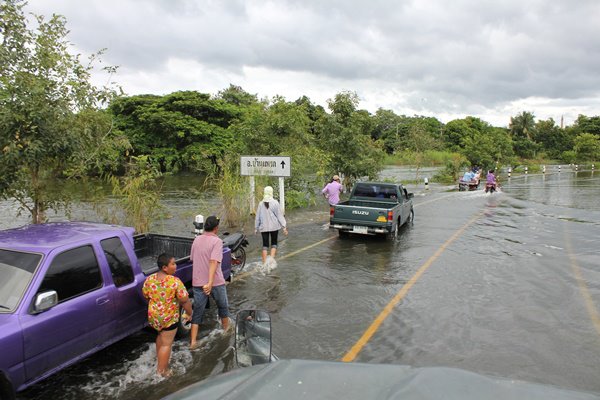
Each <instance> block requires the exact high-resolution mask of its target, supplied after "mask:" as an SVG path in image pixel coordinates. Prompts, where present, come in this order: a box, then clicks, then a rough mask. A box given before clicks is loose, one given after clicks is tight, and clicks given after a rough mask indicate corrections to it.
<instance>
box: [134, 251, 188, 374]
mask: <svg viewBox="0 0 600 400" xmlns="http://www.w3.org/2000/svg"><path fill="white" fill-rule="evenodd" d="M157 264H158V268H159V270H158V272H157V273H155V274H152V275H150V276H149V277H147V278H146V280H145V281H144V286H143V288H142V293H143V294H144V297H145V298H146V299H147V300H148V323H149V324H150V326H151V327H152V328H154V329H156V331H157V332H158V335H157V336H156V358H157V364H156V371H157V372H158V374H159V375H162V376H169V375H170V374H171V373H170V371H169V369H168V367H169V359H170V358H171V347H172V346H173V340H174V339H175V334H176V333H177V326H178V325H179V306H180V305H181V306H182V307H183V309H184V310H185V312H186V313H187V315H188V317H187V318H186V317H184V319H186V320H188V321H189V319H190V318H191V317H190V316H191V315H192V304H191V302H190V300H189V298H188V292H187V289H186V288H185V285H184V284H183V282H181V280H180V279H179V278H178V277H176V276H174V275H175V271H177V264H175V257H173V256H171V255H169V254H166V253H163V254H161V255H159V256H158V259H157Z"/></svg>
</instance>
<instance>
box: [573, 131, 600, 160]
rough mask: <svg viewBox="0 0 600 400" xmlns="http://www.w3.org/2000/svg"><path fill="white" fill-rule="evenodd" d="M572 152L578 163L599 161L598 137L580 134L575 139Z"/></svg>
mask: <svg viewBox="0 0 600 400" xmlns="http://www.w3.org/2000/svg"><path fill="white" fill-rule="evenodd" d="M573 150H574V151H575V157H576V159H577V161H578V162H584V161H597V160H600V136H599V135H593V134H591V133H582V134H581V135H579V136H577V137H576V138H575V146H573Z"/></svg>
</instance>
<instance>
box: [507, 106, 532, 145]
mask: <svg viewBox="0 0 600 400" xmlns="http://www.w3.org/2000/svg"><path fill="white" fill-rule="evenodd" d="M509 128H510V134H511V135H512V136H513V137H521V138H523V137H524V138H527V139H528V140H532V137H533V133H534V131H535V115H533V113H530V112H529V111H523V112H522V113H521V114H519V115H517V116H516V117H511V118H510V125H509Z"/></svg>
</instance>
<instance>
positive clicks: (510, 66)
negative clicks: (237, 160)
mask: <svg viewBox="0 0 600 400" xmlns="http://www.w3.org/2000/svg"><path fill="white" fill-rule="evenodd" d="M26 10H27V11H30V12H33V13H35V14H42V15H51V14H52V13H57V14H62V15H64V16H65V17H66V18H67V27H68V28H69V29H70V31H71V33H70V35H69V39H70V41H71V42H72V43H73V44H74V46H75V48H76V51H78V52H81V53H82V54H90V53H92V52H94V51H97V50H99V49H102V48H107V52H106V54H105V55H104V57H103V60H104V62H105V63H107V64H111V65H117V66H119V70H118V73H117V75H116V76H114V77H113V79H114V80H116V81H117V82H118V83H119V84H120V85H121V86H122V87H123V89H124V90H125V92H126V93H127V94H141V93H155V94H167V93H171V92H173V91H177V90H198V91H200V92H204V93H210V94H216V93H217V92H218V91H220V90H222V89H224V88H226V87H228V86H229V84H230V83H231V84H234V85H238V86H241V87H242V88H243V89H244V90H246V91H247V92H250V93H253V94H257V95H258V97H259V98H264V97H269V98H270V97H273V96H275V95H282V96H284V97H285V98H286V99H288V100H290V101H292V100H295V99H297V98H298V97H300V96H302V95H306V96H308V97H309V98H310V99H311V100H312V101H313V102H314V103H317V104H321V105H323V106H326V101H327V99H329V98H332V97H333V96H335V94H336V93H338V92H340V91H344V90H349V91H354V92H356V93H357V94H358V96H359V98H360V100H361V103H360V106H359V107H360V108H363V109H367V110H369V111H371V112H375V111H376V110H377V109H378V108H384V109H391V110H393V111H394V112H396V113H397V114H404V115H409V116H410V115H415V114H417V115H426V116H433V117H436V118H438V119H440V120H441V121H443V122H448V121H450V120H452V119H455V118H464V117H465V116H469V115H471V116H476V117H480V118H482V119H483V120H485V121H487V122H490V123H491V124H493V125H495V126H508V123H509V121H510V117H511V116H514V115H516V114H518V113H520V112H521V111H530V112H533V113H534V114H535V116H536V118H537V119H538V120H540V119H548V118H553V119H554V120H555V121H556V122H557V124H560V120H561V117H564V123H565V125H570V124H572V123H573V121H574V120H575V119H576V118H577V115H579V114H584V115H587V116H595V115H600V1H598V0H575V1H570V0H564V1H563V0H518V1H517V0H501V1H498V0H496V1H493V2H492V1H487V0H454V1H447V0H413V1H404V0H396V1H394V0H370V1H358V0H331V1H330V0H278V1H263V0H247V1H246V0H232V1H228V0H85V1H81V0H52V1H49V0H29V5H28V6H27V8H26ZM97 79H98V80H99V82H102V83H104V82H105V81H106V76H102V77H98V78H97ZM102 80H104V82H103V81H102Z"/></svg>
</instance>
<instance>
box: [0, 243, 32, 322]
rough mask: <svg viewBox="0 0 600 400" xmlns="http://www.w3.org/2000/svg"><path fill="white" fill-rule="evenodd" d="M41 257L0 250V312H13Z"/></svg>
mask: <svg viewBox="0 0 600 400" xmlns="http://www.w3.org/2000/svg"><path fill="white" fill-rule="evenodd" d="M41 259H42V256H41V255H40V254H33V253H24V252H20V251H12V250H3V249H0V312H6V311H12V310H14V309H15V308H16V307H17V305H18V304H19V302H20V301H21V297H23V293H25V289H26V288H27V286H28V285H29V282H30V281H31V278H32V277H33V273H34V271H35V269H36V268H37V266H38V264H39V263H40V260H41Z"/></svg>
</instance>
